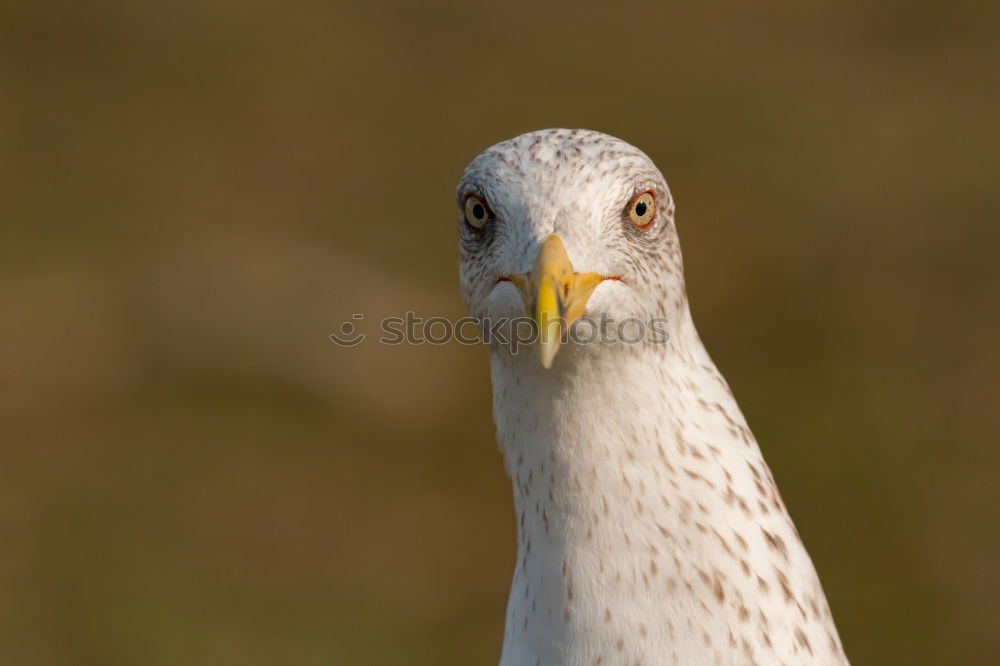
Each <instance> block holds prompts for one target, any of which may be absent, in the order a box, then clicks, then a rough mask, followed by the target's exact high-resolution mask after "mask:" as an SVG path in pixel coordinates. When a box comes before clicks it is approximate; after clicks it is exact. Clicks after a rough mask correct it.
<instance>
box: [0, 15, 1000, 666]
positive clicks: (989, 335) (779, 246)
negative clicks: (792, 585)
mask: <svg viewBox="0 0 1000 666" xmlns="http://www.w3.org/2000/svg"><path fill="white" fill-rule="evenodd" d="M806 4H807V5H808V6H804V5H803V3H794V2H790V1H789V2H762V3H735V2H716V3H708V4H705V5H702V6H697V7H696V6H694V3H685V5H677V6H669V5H668V4H665V3H636V4H622V3H611V4H606V3H597V2H585V3H582V4H577V5H573V6H556V5H546V4H535V3H519V2H502V3H486V2H481V3H477V4H475V5H463V4H459V3H450V2H438V1H433V0H432V1H431V2H424V3H406V2H367V3H358V4H345V3H340V2H334V3H329V2H295V3H265V2H261V1H260V0H246V1H244V2H221V1H218V0H208V1H204V0H203V1H199V2H193V1H192V0H177V1H175V2H170V3H148V2H146V3H143V2H127V1H125V0H118V1H114V0H112V1H102V2H98V3H74V2H67V1H65V0H57V1H55V2H44V1H43V2H26V1H22V2H18V1H17V0H15V2H14V3H13V4H11V2H9V1H8V2H4V3H3V4H2V5H0V224H2V228H3V235H2V243H0V276H2V280H0V308H2V313H3V315H2V322H3V323H2V326H0V663H2V664H11V665H16V666H21V665H23V666H30V665H50V664H58V665H62V664H66V665H74V666H75V665H83V666H86V665H90V664H94V665H101V666H107V665H112V666H114V665H118V664H122V665H132V664H142V665H144V666H146V665H148V666H159V665H167V664H170V665H174V664H184V665H185V666H198V665H202V664H204V665H206V666H209V665H211V666H217V665H219V664H240V665H241V666H254V665H257V664H260V665H264V664H295V665H299V664H302V665H321V664H335V665H340V664H400V665H403V664H443V665H451V664H454V665H459V664H495V663H496V661H497V658H498V654H499V649H500V640H501V632H502V622H503V611H504V604H505V601H506V595H507V590H508V585H509V580H510V575H511V572H512V569H513V559H514V536H515V534H514V521H513V515H512V509H511V501H510V488H509V485H508V481H507V479H506V478H505V476H504V473H503V470H502V465H501V460H500V455H499V453H498V451H497V450H496V446H495V444H494V441H493V426H492V423H491V419H490V412H489V409H490V407H489V388H488V381H489V379H488V375H487V368H486V358H485V353H484V352H483V350H482V349H480V348H477V347H461V346H457V345H451V346H440V347H434V346H407V347H385V346H380V345H378V344H373V343H371V342H368V343H366V344H364V345H362V346H360V347H358V348H356V349H352V350H345V349H341V348H338V347H336V346H335V345H333V344H332V343H330V342H329V341H328V339H327V336H328V334H329V333H330V332H331V331H334V330H336V329H337V327H338V326H339V324H340V322H341V321H343V320H345V319H349V318H350V316H351V314H352V313H355V312H362V313H365V314H366V316H367V319H366V321H365V326H369V325H373V322H374V321H376V320H377V319H378V318H380V317H382V316H385V315H400V314H402V313H404V312H406V311H407V310H413V311H415V312H417V313H419V314H421V315H423V316H431V315H441V316H446V317H458V316H460V315H461V314H463V306H462V304H461V301H460V299H459V294H458V289H457V265H456V255H457V243H456V226H455V225H456V210H455V209H454V202H453V188H454V185H455V183H456V181H457V179H458V176H459V175H460V173H461V170H462V168H463V167H464V166H465V164H466V163H467V162H468V161H469V160H470V159H471V158H472V157H473V156H474V155H475V154H476V153H478V152H479V151H480V150H482V149H483V148H485V147H486V146H488V145H490V144H492V143H494V142H496V141H499V140H502V139H506V138H509V137H511V136H514V135H516V134H519V133H521V132H524V131H529V130H534V129H539V128H544V127H551V126H565V127H587V128H592V129H599V130H602V131H605V132H608V133H611V134H614V135H617V136H620V137H621V138H624V139H626V140H628V141H630V142H632V143H634V144H636V145H638V146H639V147H641V148H642V149H643V150H645V151H646V152H647V153H648V154H649V155H650V156H652V157H653V159H654V160H655V161H656V162H657V163H658V165H659V166H660V167H661V169H662V170H663V172H664V174H665V175H666V177H667V179H668V181H669V182H670V184H671V186H672V189H673V192H674V195H675V198H676V200H677V202H678V227H679V229H680V234H681V238H682V242H683V247H684V251H685V260H686V265H687V276H688V285H689V293H690V296H691V300H692V304H693V308H694V313H695V320H696V321H697V322H698V324H699V328H700V330H701V333H702V336H703V338H704V339H705V341H706V344H707V345H708V347H709V350H710V351H711V352H712V353H713V355H714V357H715V359H716V361H717V363H718V364H719V366H720V368H721V369H722V371H723V373H724V374H725V375H726V376H727V378H728V379H729V381H730V383H731V384H732V385H733V387H734V389H735V391H736V394H737V397H738V398H739V400H740V402H741V405H742V407H743V409H744V412H745V413H746V415H747V418H748V419H749V421H750V424H751V426H752V427H753V429H754V431H755V432H756V434H757V437H758V439H759V440H760V441H761V443H762V446H763V448H764V452H765V455H766V456H767V459H768V461H769V462H770V464H771V466H772V469H773V471H774V474H775V476H776V477H777V480H778V483H779V486H780V487H781V489H782V492H783V494H784V497H785V500H786V501H787V504H788V506H789V507H790V509H791V512H792V515H793V517H794V519H795V520H796V522H797V525H798V528H799V530H800V531H801V533H802V536H803V538H804V540H805V542H806V544H807V546H808V547H809V550H810V552H811V554H812V556H813V558H814V560H815V562H816V565H817V568H818V569H819V572H820V575H821V577H822V579H823V582H824V585H825V587H826V592H827V595H828V597H829V599H830V603H831V605H832V607H833V610H834V614H835V616H836V618H837V621H838V625H839V628H840V631H841V635H842V637H843V640H844V644H845V646H846V649H847V651H848V654H849V655H850V656H851V657H852V659H853V661H854V663H855V664H857V665H860V664H958V663H964V664H982V665H987V664H990V665H992V664H996V663H1000V631H998V628H1000V602H998V599H1000V517H998V506H1000V488H998V486H1000V484H998V481H997V477H998V474H997V473H998V471H1000V447H998V444H1000V437H998V432H1000V417H998V412H1000V383H998V377H1000V349H998V344H997V339H998V329H1000V314H998V311H997V307H996V303H995V301H996V299H997V294H998V291H1000V270H998V245H1000V231H998V227H1000V225H998V214H1000V192H998V188H997V184H996V177H997V174H998V172H1000V170H998V160H997V154H998V149H1000V141H998V123H997V117H998V101H1000V85H998V84H1000V82H998V72H1000V46H998V39H997V35H996V26H997V25H1000V10H998V7H1000V5H998V4H997V3H980V2H965V1H958V2H950V3H931V2H919V3H914V2H902V1H897V2H887V3H868V2H860V1H854V2H837V3H834V2H824V3H806Z"/></svg>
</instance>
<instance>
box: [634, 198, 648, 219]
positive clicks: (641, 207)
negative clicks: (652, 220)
mask: <svg viewBox="0 0 1000 666" xmlns="http://www.w3.org/2000/svg"><path fill="white" fill-rule="evenodd" d="M635 214H636V215H638V216H639V217H642V216H643V215H645V214H646V204H645V203H643V202H642V201H640V202H639V203H637V204H636V205H635Z"/></svg>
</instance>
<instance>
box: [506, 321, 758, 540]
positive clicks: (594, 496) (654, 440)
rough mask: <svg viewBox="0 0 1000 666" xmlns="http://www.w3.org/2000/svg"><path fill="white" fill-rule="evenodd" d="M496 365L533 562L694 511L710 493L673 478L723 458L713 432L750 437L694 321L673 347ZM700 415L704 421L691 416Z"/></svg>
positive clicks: (509, 462) (520, 518) (573, 353)
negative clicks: (545, 363) (710, 438)
mask: <svg viewBox="0 0 1000 666" xmlns="http://www.w3.org/2000/svg"><path fill="white" fill-rule="evenodd" d="M492 360H493V362H492V364H491V366H492V374H493V386H494V418H495V421H496V425H497V435H498V440H499V444H500V447H501V449H502V451H503V454H504V459H505V464H506V468H507V472H508V474H509V476H510V478H511V482H512V485H513V490H514V503H515V508H516V511H517V524H518V537H519V539H518V540H519V544H520V548H521V550H522V551H523V552H522V553H521V556H522V557H527V558H531V557H536V558H537V557H560V556H562V555H565V554H567V553H569V552H571V551H573V550H574V549H577V548H594V547H600V546H601V544H604V545H609V544H611V543H612V542H614V541H615V540H616V539H617V540H620V539H622V538H623V528H625V532H624V539H626V540H627V539H629V536H628V530H627V526H628V525H630V524H632V523H635V522H641V523H646V522H648V518H649V517H650V516H654V517H655V516H656V514H657V513H665V512H667V511H668V510H671V511H688V510H691V509H692V508H693V507H695V506H696V505H697V504H698V503H699V502H701V499H700V496H701V494H702V490H703V489H702V488H699V487H698V484H691V483H688V481H690V480H691V479H686V480H679V479H674V478H673V477H674V476H676V475H684V471H682V470H683V469H684V462H685V458H687V457H691V458H692V459H693V460H694V461H695V462H697V461H698V460H699V458H701V459H704V460H707V458H708V457H709V456H711V455H713V454H712V452H711V450H710V449H708V448H706V447H705V445H704V444H702V442H704V441H705V440H706V438H705V435H706V432H709V433H710V432H711V431H712V430H717V431H722V430H724V429H726V428H736V429H742V431H741V434H742V432H743V431H745V433H746V434H745V435H744V437H749V431H748V430H745V425H744V423H743V419H742V416H741V415H740V412H739V409H738V408H737V407H736V404H735V401H734V400H733V398H732V395H731V394H730V393H729V389H728V387H727V386H726V384H725V381H724V380H723V379H722V377H721V375H720V374H719V373H718V371H717V370H716V369H715V366H714V365H713V364H712V361H711V360H710V358H709V357H708V355H707V353H706V352H705V350H704V347H703V346H702V344H701V341H700V339H699V338H698V336H697V333H696V331H695V329H694V326H693V324H691V322H690V317H689V316H688V317H684V318H683V320H682V321H681V322H680V325H679V326H677V327H676V328H675V330H673V331H672V335H671V337H670V340H669V341H668V343H667V344H666V345H662V346H659V345H643V346H636V347H632V348H620V349H619V348H609V347H605V348H602V349H584V348H576V349H574V348H567V349H565V350H564V351H563V352H560V356H559V357H558V358H557V360H556V363H555V364H554V367H553V368H551V369H550V370H545V369H542V368H541V366H540V364H539V363H538V361H537V359H536V358H535V357H534V355H533V354H522V355H520V356H509V355H508V356H506V357H502V356H498V355H494V356H493V358H492ZM713 405H717V406H718V407H714V406H713ZM701 412H704V416H703V417H701V418H699V419H698V421H697V425H696V423H695V422H694V421H692V419H691V415H692V414H695V413H701ZM727 418H728V419H730V420H731V421H732V425H729V424H728V423H727ZM695 428H697V429H698V430H697V431H694V430H693V429H695ZM722 441H723V442H724V441H730V442H732V438H722ZM737 442H738V443H739V445H740V446H746V444H744V443H743V442H742V440H740V439H739V438H737V440H736V442H732V443H733V444H736V443H737ZM711 446H712V448H716V445H715V444H712V445H711ZM754 447H755V448H756V444H754ZM716 455H718V454H716ZM691 467H693V466H691ZM682 481H683V482H682ZM668 507H672V509H668ZM685 507H686V508H685ZM614 547H615V548H620V546H619V545H615V546H614Z"/></svg>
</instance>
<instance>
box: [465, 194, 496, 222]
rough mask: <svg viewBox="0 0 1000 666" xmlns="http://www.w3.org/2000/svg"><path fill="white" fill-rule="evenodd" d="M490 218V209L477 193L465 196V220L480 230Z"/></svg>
mask: <svg viewBox="0 0 1000 666" xmlns="http://www.w3.org/2000/svg"><path fill="white" fill-rule="evenodd" d="M489 219H490V209H489V208H488V207H487V206H486V204H485V203H484V202H483V200H482V199H480V198H479V197H477V196H476V195H475V194H470V195H468V196H467V197H465V222H466V223H467V224H468V225H469V226H470V227H472V228H473V229H475V230H476V231H479V230H480V229H482V228H483V227H484V226H485V225H486V222H487V221H488V220H489Z"/></svg>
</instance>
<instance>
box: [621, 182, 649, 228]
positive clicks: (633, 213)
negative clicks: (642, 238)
mask: <svg viewBox="0 0 1000 666" xmlns="http://www.w3.org/2000/svg"><path fill="white" fill-rule="evenodd" d="M628 217H629V219H630V220H632V224H634V225H635V226H636V227H638V228H639V229H648V228H649V226H650V225H651V224H653V221H654V220H656V196H655V195H654V194H653V192H652V190H646V191H645V192H643V193H642V194H640V195H639V196H637V197H636V198H635V199H632V203H630V204H629V205H628Z"/></svg>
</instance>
